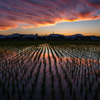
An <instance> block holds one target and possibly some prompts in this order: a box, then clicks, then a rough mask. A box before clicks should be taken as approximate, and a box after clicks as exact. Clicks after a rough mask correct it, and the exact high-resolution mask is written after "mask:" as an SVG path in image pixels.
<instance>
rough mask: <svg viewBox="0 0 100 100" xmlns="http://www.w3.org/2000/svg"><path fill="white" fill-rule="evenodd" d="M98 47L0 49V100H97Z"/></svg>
mask: <svg viewBox="0 0 100 100" xmlns="http://www.w3.org/2000/svg"><path fill="white" fill-rule="evenodd" d="M99 94H100V46H99V45H78V46H77V45H60V46H51V45H49V44H40V45H38V46H35V45H32V46H29V47H21V48H17V47H11V46H10V47H0V100H100V95H99Z"/></svg>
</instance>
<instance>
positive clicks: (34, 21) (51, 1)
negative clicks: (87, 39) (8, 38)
mask: <svg viewBox="0 0 100 100" xmlns="http://www.w3.org/2000/svg"><path fill="white" fill-rule="evenodd" d="M53 31H54V33H55V34H64V35H73V34H83V35H97V36H100V0H0V34H3V35H9V34H13V33H20V34H36V33H38V34H39V35H48V34H51V33H53Z"/></svg>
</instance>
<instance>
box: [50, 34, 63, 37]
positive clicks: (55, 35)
mask: <svg viewBox="0 0 100 100" xmlns="http://www.w3.org/2000/svg"><path fill="white" fill-rule="evenodd" d="M48 36H52V37H59V36H64V35H61V34H50V35H48Z"/></svg>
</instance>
